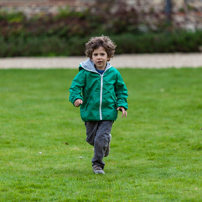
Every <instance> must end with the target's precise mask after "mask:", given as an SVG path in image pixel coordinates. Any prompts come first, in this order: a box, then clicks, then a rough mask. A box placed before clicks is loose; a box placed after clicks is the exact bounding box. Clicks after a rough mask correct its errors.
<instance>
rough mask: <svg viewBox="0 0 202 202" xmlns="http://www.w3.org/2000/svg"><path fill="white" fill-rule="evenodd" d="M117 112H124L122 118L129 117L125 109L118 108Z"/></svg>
mask: <svg viewBox="0 0 202 202" xmlns="http://www.w3.org/2000/svg"><path fill="white" fill-rule="evenodd" d="M116 110H121V111H122V118H123V117H124V116H125V117H127V111H126V110H125V108H124V107H118V108H117V109H116Z"/></svg>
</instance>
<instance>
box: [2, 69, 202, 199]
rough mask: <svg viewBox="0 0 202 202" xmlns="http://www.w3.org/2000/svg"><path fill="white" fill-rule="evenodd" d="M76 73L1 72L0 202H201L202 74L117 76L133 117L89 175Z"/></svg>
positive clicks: (119, 124) (120, 126)
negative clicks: (73, 97)
mask: <svg viewBox="0 0 202 202" xmlns="http://www.w3.org/2000/svg"><path fill="white" fill-rule="evenodd" d="M77 72H78V70H67V69H51V70H0V201H6V202H8V201H17V202H18V201H19V202H21V201H26V202H27V201H41V202H46V201H47V202H49V201H59V202H65V201H70V202H71V201H89V202H91V201H94V202H99V201H100V202H101V201H109V202H113V201H120V202H127V201H140V202H162V201H177V202H179V201H180V202H181V201H183V202H195V201H198V202H201V201H202V130H201V128H202V68H197V69H192V68H183V69H121V70H120V72H121V74H122V76H123V78H124V80H125V83H126V85H127V87H128V90H129V98H128V103H129V110H128V117H127V118H121V114H119V118H118V120H117V121H116V122H115V123H114V125H113V129H112V136H113V138H112V142H111V151H110V155H109V156H108V157H107V158H105V159H104V161H105V163H106V167H105V173H106V174H105V175H95V174H94V173H93V171H92V168H91V159H92V157H93V147H92V146H90V145H89V144H88V143H86V142H85V138H86V135H85V127H84V123H83V122H82V121H81V119H80V114H79V109H78V108H75V107H73V105H72V104H71V103H70V102H69V101H68V97H69V91H68V89H69V87H70V84H71V82H72V79H73V78H74V76H75V75H76V73H77Z"/></svg>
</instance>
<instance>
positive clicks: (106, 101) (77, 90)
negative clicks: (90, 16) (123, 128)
mask: <svg viewBox="0 0 202 202" xmlns="http://www.w3.org/2000/svg"><path fill="white" fill-rule="evenodd" d="M115 48H116V46H115V44H114V43H113V42H112V41H111V40H110V38H109V37H106V36H101V37H92V38H91V39H90V41H89V42H88V43H86V52H85V53H86V56H87V57H89V59H88V60H86V61H84V62H82V63H80V66H79V73H78V74H77V75H76V77H75V78H74V80H73V82H72V84H71V87H70V89H69V90H70V97H69V100H70V102H71V103H72V104H74V106H75V107H79V106H80V113H81V118H82V120H83V121H84V122H85V126H86V135H87V138H86V141H87V142H88V143H89V144H91V145H92V146H94V157H93V159H92V166H93V171H94V173H96V174H105V172H104V171H103V169H104V166H105V163H104V162H103V157H106V156H108V154H109V149H110V147H109V143H110V140H111V134H110V133H111V128H112V124H113V122H114V121H115V120H116V119H117V115H118V110H120V111H122V117H124V116H125V117H127V111H126V110H127V109H128V104H127V97H128V94H127V88H126V86H125V84H124V82H123V79H122V77H121V75H120V73H119V72H118V70H117V69H115V68H114V67H112V66H111V65H110V64H109V62H108V61H109V60H110V58H112V57H113V55H114V52H115Z"/></svg>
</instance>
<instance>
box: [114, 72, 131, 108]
mask: <svg viewBox="0 0 202 202" xmlns="http://www.w3.org/2000/svg"><path fill="white" fill-rule="evenodd" d="M115 91H116V97H117V107H124V108H125V109H126V110H127V109H128V103H127V97H128V90H127V88H126V85H125V83H124V81H123V79H122V76H121V74H120V73H119V72H118V73H117V80H116V84H115Z"/></svg>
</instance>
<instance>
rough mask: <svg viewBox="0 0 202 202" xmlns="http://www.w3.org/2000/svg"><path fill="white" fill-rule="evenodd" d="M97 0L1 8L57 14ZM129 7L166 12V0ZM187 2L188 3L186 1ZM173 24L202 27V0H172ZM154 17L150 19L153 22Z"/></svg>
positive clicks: (0, 4)
mask: <svg viewBox="0 0 202 202" xmlns="http://www.w3.org/2000/svg"><path fill="white" fill-rule="evenodd" d="M94 2H95V0H0V9H2V10H6V11H20V12H23V13H25V14H26V16H28V17H29V16H31V15H34V14H38V13H42V14H47V13H51V14H56V13H57V12H58V8H66V7H67V6H69V7H71V8H74V9H76V10H82V9H84V8H85V7H87V6H88V5H90V4H91V5H92V4H93V3H94ZM126 2H127V3H128V6H129V7H134V8H135V9H136V10H137V11H138V12H142V11H144V12H146V13H147V12H150V11H151V10H152V11H153V12H155V13H160V14H163V13H164V8H165V4H166V0H152V1H151V0H126ZM185 2H186V3H185ZM172 19H173V24H174V25H175V26H178V27H183V28H186V29H191V30H195V28H200V29H202V0H172ZM152 20H153V19H152V18H151V19H150V21H151V23H152Z"/></svg>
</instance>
